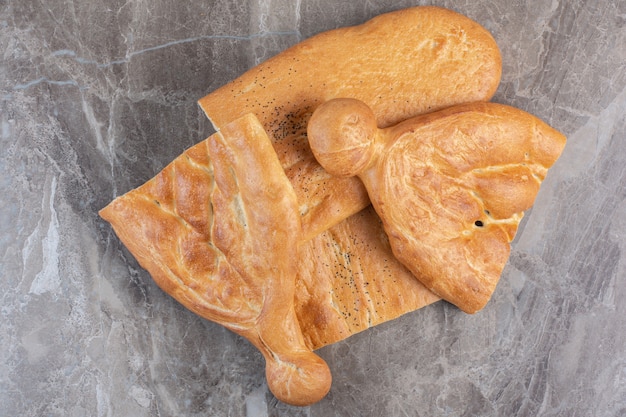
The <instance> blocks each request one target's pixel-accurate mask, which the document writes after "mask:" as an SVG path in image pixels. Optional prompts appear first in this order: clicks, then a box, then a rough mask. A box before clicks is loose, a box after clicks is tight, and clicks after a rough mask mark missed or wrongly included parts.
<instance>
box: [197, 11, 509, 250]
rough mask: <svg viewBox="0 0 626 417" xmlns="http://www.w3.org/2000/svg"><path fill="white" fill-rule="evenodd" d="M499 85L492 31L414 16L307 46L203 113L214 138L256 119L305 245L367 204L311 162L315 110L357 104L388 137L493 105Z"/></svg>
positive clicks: (266, 65)
mask: <svg viewBox="0 0 626 417" xmlns="http://www.w3.org/2000/svg"><path fill="white" fill-rule="evenodd" d="M324 63H328V64H324ZM330 63H332V65H330ZM500 75H501V57H500V52H499V49H498V47H497V45H496V43H495V41H494V39H493V37H492V36H491V35H490V34H489V32H488V31H487V30H485V29H484V28H483V27H482V26H480V25H479V24H478V23H476V22H474V21H473V20H471V19H469V18H467V17H465V16H463V15H461V14H458V13H456V12H454V11H451V10H448V9H444V8H440V7H434V6H418V7H412V8H407V9H402V10H398V11H394V12H389V13H386V14H382V15H379V16H377V17H374V18H373V19H371V20H369V21H367V22H365V23H363V24H361V25H358V26H352V27H344V28H339V29H335V30H330V31H327V32H323V33H320V34H318V35H315V36H313V37H311V38H309V39H306V40H304V41H302V42H300V43H298V44H296V45H294V46H293V47H291V48H289V49H287V50H285V51H283V52H281V53H279V54H278V55H276V56H274V57H273V58H270V59H268V60H267V61H265V62H263V63H261V64H259V65H257V66H256V67H254V68H252V69H250V70H249V71H247V72H245V73H244V74H243V75H241V76H240V77H238V78H237V79H235V80H233V81H231V82H230V83H228V84H226V85H224V86H222V87H220V88H218V89H217V90H215V91H214V92H212V93H210V94H208V95H207V96H205V97H204V98H202V99H200V100H199V104H200V106H201V107H202V109H203V110H204V112H205V113H206V115H207V116H208V118H209V119H210V120H211V122H212V123H213V125H214V127H215V128H216V129H217V130H219V128H220V127H222V126H224V125H225V124H226V123H228V122H230V121H231V120H234V119H236V118H238V117H240V116H241V115H243V114H245V113H248V112H250V113H253V114H255V115H256V116H257V117H258V118H259V120H260V121H261V124H262V125H263V127H264V128H265V130H266V132H267V133H268V135H269V136H270V138H271V140H272V143H273V145H274V148H275V150H276V153H277V154H278V156H279V159H280V161H281V164H282V165H283V168H284V169H285V171H286V172H287V176H288V177H289V179H290V180H291V182H292V184H293V186H294V189H295V191H296V194H297V196H298V201H299V204H300V212H301V214H302V228H303V236H304V239H308V238H312V237H314V236H316V235H318V234H319V233H321V232H322V231H324V230H327V229H328V228H330V227H331V226H333V225H335V224H337V223H338V222H340V221H341V220H343V219H345V218H347V217H348V216H350V215H352V214H354V213H357V212H358V211H360V210H361V209H363V208H365V207H366V206H367V205H368V204H369V200H368V198H367V193H366V191H365V190H364V188H363V186H362V184H361V182H360V181H358V180H357V179H354V178H338V177H334V176H331V175H329V174H328V173H327V172H325V171H324V170H323V169H321V167H320V166H319V164H318V163H317V162H316V161H315V158H314V157H313V155H312V154H311V151H310V149H309V146H308V142H307V139H306V125H307V123H308V119H309V118H310V115H311V114H312V112H313V111H314V110H315V108H316V107H317V106H318V105H320V104H322V103H323V102H325V101H327V100H329V99H332V98H336V97H354V98H357V99H359V100H361V101H364V102H365V103H367V104H368V105H369V106H370V107H371V108H372V109H373V110H374V113H375V114H376V118H377V124H378V126H381V127H386V126H390V125H393V124H396V123H398V122H400V121H402V120H404V119H406V118H409V117H412V116H415V115H417V114H421V113H424V112H430V111H435V110H439V109H442V108H445V107H449V106H451V105H455V104H459V103H466V102H473V101H488V100H490V99H491V97H492V96H493V94H494V93H495V91H496V89H497V87H498V84H499V82H500Z"/></svg>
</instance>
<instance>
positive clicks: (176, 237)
mask: <svg viewBox="0 0 626 417" xmlns="http://www.w3.org/2000/svg"><path fill="white" fill-rule="evenodd" d="M100 214H101V216H102V217H103V218H104V219H105V220H107V221H109V222H110V223H111V224H112V226H113V228H114V230H115V232H116V233H117V234H118V236H119V237H120V239H121V240H122V242H124V244H125V245H126V246H127V247H128V249H129V250H130V251H131V253H133V255H134V256H135V257H136V259H137V260H138V262H139V263H140V264H141V265H142V266H143V267H144V268H145V269H147V270H148V271H149V272H150V274H151V275H152V277H153V278H154V280H155V281H156V283H157V284H158V285H159V286H160V287H161V288H162V289H163V290H164V291H166V292H167V293H169V294H170V295H172V296H173V297H174V298H176V299H177V300H178V301H179V302H181V303H182V304H183V305H184V306H186V307H187V308H189V309H190V310H191V311H193V312H195V313H197V314H199V315H200V316H202V317H205V318H207V319H210V320H213V321H215V322H218V323H220V324H222V325H224V326H226V327H227V328H229V329H231V330H233V331H235V332H236V333H238V334H240V335H242V336H244V337H246V338H247V339H248V340H250V342H252V343H253V344H254V345H255V346H256V347H257V348H258V349H259V350H260V351H261V353H263V356H264V357H265V360H266V376H267V381H268V385H269V387H270V389H271V390H272V392H273V393H274V395H275V396H276V397H277V398H278V399H280V400H281V401H284V402H286V403H289V404H294V405H307V404H311V403H314V402H316V401H318V400H320V399H321V398H323V397H324V396H325V395H326V393H327V392H328V390H329V389H330V383H331V375H330V371H329V369H328V366H327V365H326V363H325V362H324V361H323V360H322V359H321V358H319V357H318V356H317V355H315V354H314V353H312V352H311V349H310V348H308V347H307V346H306V344H305V342H304V337H303V335H302V332H301V330H300V327H299V325H298V322H297V318H296V314H295V310H294V292H295V276H296V263H297V262H298V251H297V247H298V240H299V236H300V215H299V213H298V208H297V200H296V196H295V193H294V192H293V188H292V187H291V184H290V183H289V181H288V180H287V178H286V176H285V173H284V171H283V169H282V167H281V166H280V164H279V162H278V159H277V158H276V154H275V153H274V150H273V148H272V146H271V143H270V142H269V139H268V138H267V135H265V132H264V131H263V129H262V127H261V126H260V125H259V123H258V121H257V120H256V118H255V117H254V116H253V115H247V116H245V117H242V118H240V119H238V120H236V121H234V122H233V123H230V124H228V125H226V126H225V127H224V128H223V129H222V130H221V133H217V134H215V135H213V136H211V137H210V138H209V139H207V140H206V141H204V142H202V143H200V144H198V145H196V146H194V147H192V148H191V149H189V150H188V151H186V152H185V153H184V154H183V155H181V156H180V157H178V158H177V159H176V160H174V161H173V162H172V163H171V164H170V165H168V166H167V167H166V168H165V169H164V170H163V171H161V172H160V173H159V174H158V175H157V176H156V177H154V178H153V179H152V180H150V181H148V182H147V183H146V184H144V185H143V186H141V187H139V188H138V189H135V190H133V191H131V192H129V193H127V194H126V195H124V196H121V197H119V198H117V199H115V200H114V201H113V202H112V203H111V204H110V205H109V206H107V207H105V208H104V209H103V210H101V212H100Z"/></svg>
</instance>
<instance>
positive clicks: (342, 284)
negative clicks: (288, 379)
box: [294, 205, 440, 350]
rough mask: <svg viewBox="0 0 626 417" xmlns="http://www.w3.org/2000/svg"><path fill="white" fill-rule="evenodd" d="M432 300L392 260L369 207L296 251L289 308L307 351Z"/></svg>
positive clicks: (418, 282)
mask: <svg viewBox="0 0 626 417" xmlns="http://www.w3.org/2000/svg"><path fill="white" fill-rule="evenodd" d="M438 300H440V297H438V296H436V295H435V294H433V293H432V292H431V291H429V290H428V289H427V288H426V287H425V286H424V285H423V284H422V283H421V280H420V279H416V278H415V276H414V275H413V274H412V273H411V272H410V271H409V270H408V269H407V268H406V267H405V266H404V265H402V264H401V263H400V262H399V261H398V260H397V259H396V258H395V257H394V255H393V253H392V251H391V247H390V246H389V240H388V238H387V235H386V234H385V231H384V230H383V227H382V223H381V221H380V219H379V218H378V216H377V214H376V213H375V212H374V209H373V208H372V206H371V205H370V206H368V207H366V208H365V209H363V210H361V211H360V212H359V213H357V214H355V215H353V216H350V217H349V218H347V219H346V220H345V221H342V222H341V223H339V224H337V225H335V226H333V227H331V228H330V229H328V230H326V231H324V232H322V233H321V234H320V235H318V236H316V237H314V238H313V239H311V240H309V241H307V242H305V243H304V244H303V245H302V246H301V247H300V262H299V264H298V274H297V278H296V297H295V302H294V303H295V308H296V315H297V317H298V322H299V323H300V326H301V327H302V329H303V334H304V338H305V343H306V344H307V346H308V347H309V348H311V349H312V350H315V349H319V348H321V347H323V346H326V345H330V344H332V343H336V342H338V341H340V340H343V339H345V338H347V337H349V336H352V335H354V334H357V333H359V332H361V331H364V330H366V329H368V328H370V327H374V326H376V325H378V324H381V323H384V322H386V321H389V320H392V319H396V318H398V317H400V316H402V315H404V314H407V313H410V312H412V311H415V310H418V309H420V308H422V307H425V306H427V305H429V304H432V303H434V302H436V301H438Z"/></svg>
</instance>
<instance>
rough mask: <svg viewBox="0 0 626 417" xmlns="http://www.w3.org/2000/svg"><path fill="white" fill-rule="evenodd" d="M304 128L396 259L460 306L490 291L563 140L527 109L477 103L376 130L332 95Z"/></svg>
mask: <svg viewBox="0 0 626 417" xmlns="http://www.w3.org/2000/svg"><path fill="white" fill-rule="evenodd" d="M308 135H309V141H310V143H311V147H312V149H313V153H314V154H315V155H316V157H317V159H318V160H319V161H320V163H321V164H322V165H323V166H324V167H325V168H326V169H327V170H329V171H330V172H333V173H335V174H337V175H345V176H351V175H357V176H358V177H359V178H360V179H361V180H362V181H363V183H364V184H365V187H366V188H367V191H368V194H369V196H370V199H371V201H372V205H373V207H374V209H375V210H376V212H377V213H378V214H379V215H380V217H381V219H382V222H383V225H384V229H385V231H386V233H387V234H388V236H389V239H390V244H391V248H392V250H393V253H394V255H395V256H396V258H397V259H398V260H399V261H400V262H401V263H402V264H404V265H405V266H406V267H407V268H408V269H409V270H410V271H412V272H413V274H414V275H415V276H416V277H417V278H418V279H420V280H422V282H423V283H424V285H425V286H426V287H427V288H429V289H430V290H431V291H433V292H434V293H435V294H437V295H439V296H440V297H442V298H443V299H445V300H447V301H449V302H451V303H453V304H455V305H456V306H457V307H459V308H460V309H461V310H463V311H465V312H467V313H474V312H476V311H478V310H480V309H482V308H483V307H484V306H485V304H486V303H487V302H488V301H489V299H490V298H491V294H492V293H493V291H494V290H495V287H496V285H497V282H498V280H499V278H500V275H501V273H502V270H503V268H504V266H505V264H506V262H507V261H508V257H509V253H510V242H511V241H512V240H513V238H514V236H515V233H516V231H517V227H518V225H519V222H520V220H521V219H522V217H523V213H524V211H525V210H528V209H529V208H530V207H531V206H532V205H533V203H534V200H535V197H536V195H537V193H538V191H539V188H540V185H541V182H542V181H543V180H544V178H545V176H546V174H547V171H548V169H549V168H550V167H551V166H552V165H553V164H554V162H556V160H557V159H558V157H559V156H560V154H561V152H562V150H563V148H564V146H565V141H566V139H565V136H563V135H562V134H561V133H559V132H558V131H556V130H555V129H553V128H552V127H550V126H548V125H547V124H546V123H544V122H543V121H541V120H540V119H538V118H536V117H535V116H533V115H531V114H529V113H527V112H524V111H522V110H519V109H516V108H514V107H510V106H506V105H503V104H496V103H484V102H479V103H469V104H464V105H458V106H453V107H450V108H447V109H444V110H441V111H439V112H435V113H431V114H426V115H421V116H416V117H413V118H411V119H407V120H406V121H404V122H401V123H399V124H397V125H395V126H391V127H388V128H386V129H378V128H377V127H376V118H375V115H374V113H373V112H372V111H371V109H369V108H368V106H367V105H366V104H364V103H363V102H360V101H358V100H355V99H335V100H331V101H329V102H327V103H325V104H324V105H322V106H320V107H318V109H317V110H316V112H315V113H314V114H313V116H312V118H311V121H310V123H309V127H308Z"/></svg>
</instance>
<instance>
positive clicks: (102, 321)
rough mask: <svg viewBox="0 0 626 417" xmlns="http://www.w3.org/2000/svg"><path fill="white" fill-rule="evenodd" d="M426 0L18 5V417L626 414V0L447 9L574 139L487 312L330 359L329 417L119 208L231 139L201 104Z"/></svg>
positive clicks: (430, 320)
mask: <svg viewBox="0 0 626 417" xmlns="http://www.w3.org/2000/svg"><path fill="white" fill-rule="evenodd" d="M423 3H425V2H419V1H391V0H384V1H377V2H361V1H339V2H337V1H330V0H296V1H292V0H256V1H255V0H252V1H231V0H227V1H226V0H225V1H215V0H205V1H201V0H190V1H178V0H153V1H144V0H141V1H133V2H129V1H118V0H102V1H95V0H84V1H72V0H45V1H33V0H20V1H8V2H7V1H0V50H1V51H2V52H3V57H2V59H1V61H0V98H1V105H0V126H1V128H0V138H1V148H2V151H1V152H2V157H1V159H0V191H1V193H2V197H1V198H0V259H1V263H0V294H1V295H0V297H1V299H2V303H1V309H2V310H1V311H2V320H1V321H0V415H3V416H4V415H6V416H17V415H24V416H26V415H28V416H87V415H89V416H136V417H141V416H213V415H215V416H245V415H248V416H383V415H384V416H476V415H481V416H513V415H519V416H537V415H541V416H590V415H594V416H623V415H626V304H625V303H624V302H623V300H624V299H625V298H626V116H625V115H626V2H623V1H612V0H592V1H583V0H572V1H562V0H560V1H559V0H555V1H552V2H540V1H536V2H531V1H526V2H524V1H515V2H511V1H508V0H484V1H477V2H454V1H444V0H442V1H434V2H433V3H434V4H437V5H441V6H445V7H449V8H451V9H454V10H456V11H458V12H461V13H463V14H465V15H467V16H469V17H471V18H473V19H474V20H476V21H478V22H479V23H481V24H482V25H483V26H485V27H486V28H487V29H488V30H489V31H490V32H491V33H492V34H493V35H494V37H495V39H496V40H497V42H498V44H499V46H500V48H501V51H502V55H503V77H502V83H501V86H500V88H499V90H498V92H497V94H496V96H495V98H494V101H497V102H501V103H507V104H511V105H513V106H516V107H519V108H521V109H524V110H526V111H528V112H530V113H533V114H534V115H536V116H538V117H540V118H542V119H543V120H545V121H546V122H548V123H549V124H551V125H552V126H554V127H555V128H557V129H559V130H560V131H562V132H563V133H565V134H566V135H567V137H568V139H569V141H568V144H567V147H566V149H565V151H564V153H563V155H562V157H561V159H560V160H559V161H558V163H557V164H556V166H555V167H554V168H553V169H552V170H551V171H550V173H549V175H548V178H547V179H546V181H545V182H544V185H543V187H542V189H541V192H540V193H539V196H538V198H537V201H536V204H535V206H534V208H533V209H532V210H530V211H529V212H528V213H527V215H526V217H525V219H524V221H523V223H522V225H521V227H520V230H519V233H518V236H517V238H516V240H515V241H514V244H513V251H512V255H511V258H510V261H509V263H508V264H507V267H506V268H505V271H504V274H503V276H502V279H501V281H500V283H499V285H498V288H497V290H496V292H495V294H494V296H493V298H492V300H491V301H490V303H489V304H488V305H487V307H486V308H485V309H484V310H482V311H481V312H479V313H477V314H476V315H472V316H470V315H466V314H464V313H462V312H461V311H459V310H458V309H457V308H455V307H453V306H451V305H449V304H446V303H445V302H438V303H435V304H433V305H431V306H428V307H426V308H424V309H422V310H419V311H416V312H414V313H411V314H408V315H405V316H403V317H401V318H399V319H397V320H395V321H392V322H388V323H385V324H383V325H380V326H378V327H376V328H373V329H370V330H368V331H365V332H363V333H360V334H358V335H356V336H353V337H352V338H350V339H348V340H345V341H343V342H340V343H337V344H335V345H332V346H328V347H325V348H323V349H321V350H320V351H319V353H320V355H321V356H322V357H323V358H324V359H326V360H327V362H328V363H329V365H330V367H331V369H332V371H333V376H334V382H333V387H332V390H331V392H330V393H329V395H328V396H327V397H326V398H325V399H324V400H322V401H321V402H319V403H317V404H315V405H313V406H311V407H306V408H297V407H291V406H287V405H285V404H282V403H279V402H277V401H276V400H275V399H274V397H273V396H272V395H271V394H270V393H269V391H268V389H267V386H266V384H265V379H264V364H263V360H262V357H261V355H260V354H259V353H258V352H257V351H256V350H255V349H254V348H253V347H252V346H251V345H250V344H249V343H248V342H247V341H246V340H244V339H242V338H240V337H238V336H236V335H234V334H233V333H231V332H229V331H227V330H225V329H224V328H222V327H221V326H219V325H216V324H213V323H211V322H208V321H205V320H202V319H200V318H198V317H197V316H195V315H193V314H192V313H190V312H188V311H187V310H185V309H184V308H183V307H181V306H180V305H179V304H178V303H176V302H175V301H174V300H173V299H172V298H170V297H169V296H167V295H166V294H164V293H163V292H162V291H161V290H160V289H159V288H158V287H156V285H155V284H154V283H153V282H152V280H151V278H150V277H149V275H148V274H147V273H146V272H145V271H144V270H142V269H141V268H140V267H139V266H138V264H137V263H136V262H135V260H134V259H133V258H132V256H130V255H129V253H128V252H127V251H126V250H125V249H124V248H123V246H122V245H121V244H120V242H119V240H118V239H117V238H116V236H115V235H114V234H113V232H112V231H111V228H110V227H109V225H108V224H106V223H105V222H103V221H102V220H101V219H100V218H99V217H98V216H97V211H98V210H99V209H100V208H102V207H103V206H104V205H106V204H107V203H108V202H109V201H111V200H112V199H113V198H114V197H116V196H118V195H121V194H123V193H124V192H126V191H128V190H130V189H132V188H134V187H136V186H138V185H140V184H142V183H143V182H145V181H146V180H148V179H149V178H151V177H152V176H153V175H154V174H156V173H157V172H158V171H159V170H160V169H161V168H163V167H164V166H165V165H166V164H167V163H168V162H170V161H171V160H172V159H174V158H175V157H176V156H178V155H179V154H180V153H181V152H182V151H183V150H185V149H186V148H188V147H189V146H191V145H192V144H194V143H196V142H198V141H200V140H202V139H204V138H205V137H207V136H208V135H209V134H211V133H212V132H213V131H212V127H211V125H210V123H209V122H208V120H207V119H206V118H205V116H204V115H203V113H202V112H201V111H200V109H199V107H198V106H197V104H196V100H197V99H199V98H200V97H202V96H204V95H205V94H207V93H209V92H211V91H212V90H214V89H216V88H217V87H219V86H221V85H223V84H224V83H226V82H227V81H229V80H231V79H233V78H235V77H236V76H238V75H239V74H241V73H242V72H243V71H244V70H246V69H248V68H250V67H251V66H253V65H255V64H257V63H259V62H261V61H263V60H264V59H266V58H268V57H270V56H273V55H275V54H276V53H278V52H280V51H281V50H283V49H285V48H287V47H288V46H290V45H292V44H294V43H296V42H298V41H300V40H302V39H305V38H307V37H309V36H311V35H313V34H315V33H318V32H320V31H323V30H328V29H331V28H335V27H339V26H346V25H352V24H357V23H361V22H363V21H365V20H367V19H369V18H371V17H373V16H375V15H377V14H380V13H382V12H386V11H390V10H394V9H398V8H403V7H408V6H413V5H418V4H423ZM621 300H622V301H621Z"/></svg>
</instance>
